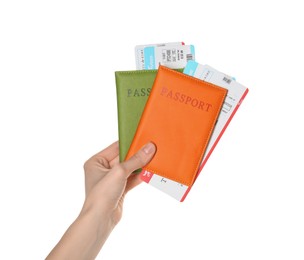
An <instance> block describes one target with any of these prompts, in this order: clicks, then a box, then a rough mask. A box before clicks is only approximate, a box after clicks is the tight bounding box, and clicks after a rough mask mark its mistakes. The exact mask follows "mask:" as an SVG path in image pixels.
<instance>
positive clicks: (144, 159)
mask: <svg viewBox="0 0 304 260" xmlns="http://www.w3.org/2000/svg"><path fill="white" fill-rule="evenodd" d="M155 152H156V146H155V145H154V144H153V143H151V142H150V143H147V144H146V145H144V146H143V147H142V148H141V149H140V150H139V151H138V152H137V153H136V154H134V155H133V156H132V157H131V158H129V159H128V160H127V161H124V162H123V163H122V166H123V168H124V169H126V171H127V174H128V176H129V175H130V174H131V173H132V172H134V171H135V170H137V169H139V168H141V167H143V166H145V165H146V164H148V163H149V162H150V161H151V159H152V158H153V156H154V154H155Z"/></svg>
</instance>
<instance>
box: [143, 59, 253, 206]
mask: <svg viewBox="0 0 304 260" xmlns="http://www.w3.org/2000/svg"><path fill="white" fill-rule="evenodd" d="M184 73H185V74H188V75H190V76H193V77H196V78H199V79H202V80H205V81H207V82H210V83H213V84H215V85H218V86H220V87H223V88H226V89H227V90H228V93H227V96H226V98H225V100H224V104H223V107H222V110H221V112H220V114H219V117H218V121H217V123H216V125H215V127H214V130H213V133H212V136H211V138H210V141H209V143H208V146H207V149H206V151H205V154H204V156H203V159H202V161H201V164H200V167H199V170H198V172H197V174H196V177H195V179H196V178H197V177H198V175H199V174H200V172H201V171H202V169H203V167H204V165H205V164H206V162H207V160H208V159H209V157H210V155H211V153H212V152H213V150H214V148H215V146H216V145H217V143H218V141H219V140H220V138H221V136H222V135H223V133H224V132H225V130H226V128H227V126H228V125H229V123H230V121H231V119H232V118H233V116H234V115H235V113H236V111H237V109H238V108H239V106H240V105H241V103H242V101H243V100H244V98H245V97H246V95H247V93H248V88H246V87H245V86H243V85H241V84H240V83H238V82H237V81H236V80H235V79H234V78H233V77H230V76H228V75H226V74H224V73H222V72H220V71H217V70H216V69H214V68H212V67H211V66H209V65H201V64H199V63H197V62H195V61H189V62H188V63H187V65H186V67H185V69H184ZM140 175H141V178H142V180H143V181H145V182H147V183H149V184H150V185H152V186H153V187H155V188H157V189H159V190H161V191H163V192H165V193H167V194H168V195H170V196H172V197H173V198H175V199H177V200H179V201H184V199H185V198H186V196H187V194H188V193H189V191H190V189H191V187H189V186H185V185H183V184H180V183H178V182H175V181H172V180H170V179H166V178H163V177H162V176H160V175H158V174H155V173H151V172H148V171H146V170H142V172H141V173H140Z"/></svg>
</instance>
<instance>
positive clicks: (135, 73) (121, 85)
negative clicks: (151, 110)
mask: <svg viewBox="0 0 304 260" xmlns="http://www.w3.org/2000/svg"><path fill="white" fill-rule="evenodd" d="M176 70H177V71H180V72H182V71H183V69H176ZM156 73H157V70H129V71H115V81H116V94H117V113H118V136H119V159H120V161H124V159H125V157H126V155H127V152H128V150H129V147H130V145H131V143H132V140H133V137H134V135H135V132H136V129H137V125H138V123H139V120H140V118H141V114H142V112H143V110H144V107H145V105H146V102H147V100H148V97H149V94H150V91H151V88H152V86H153V83H154V79H155V77H156Z"/></svg>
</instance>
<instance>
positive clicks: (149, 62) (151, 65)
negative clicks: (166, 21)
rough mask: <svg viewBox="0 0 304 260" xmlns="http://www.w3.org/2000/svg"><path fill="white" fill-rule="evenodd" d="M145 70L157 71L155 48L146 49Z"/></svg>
mask: <svg viewBox="0 0 304 260" xmlns="http://www.w3.org/2000/svg"><path fill="white" fill-rule="evenodd" d="M144 59H145V69H146V70H152V69H155V52H154V46H152V47H146V48H144Z"/></svg>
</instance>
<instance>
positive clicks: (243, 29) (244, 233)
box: [0, 0, 304, 260]
mask: <svg viewBox="0 0 304 260" xmlns="http://www.w3.org/2000/svg"><path fill="white" fill-rule="evenodd" d="M300 3H301V1H295V0H290V1H279V0H276V1H266V0H263V1H259V0H255V1H240V0H239V1H237V0H232V1H224V0H222V1H220V0H213V1H159V2H158V1H149V2H145V1H134V0H129V1H121V2H118V1H67V0H60V1H57V0H54V1H38V0H37V1H33V0H29V1H13V0H10V1H8V0H7V1H5V0H4V1H3V0H2V1H1V2H0V174H1V181H0V210H1V214H0V239H1V247H0V259H31V260H32V259H43V258H45V257H46V255H47V254H48V253H49V251H50V250H51V249H52V248H53V246H54V245H55V244H56V243H57V242H58V240H59V239H60V237H61V236H62V234H63V233H64V231H65V230H66V228H67V227H68V226H69V225H70V224H71V222H72V221H73V220H74V219H75V218H76V217H77V215H78V213H79V211H80V209H81V206H82V203H83V199H84V176H83V168H82V167H83V163H84V162H85V160H86V159H88V158H89V157H90V156H91V155H93V154H95V153H96V152H98V151H99V150H102V149H103V148H105V147H106V146H107V145H109V144H111V143H112V142H114V141H115V140H117V136H118V133H117V114H116V113H117V110H116V90H115V79H114V71H115V70H132V69H135V59H134V47H135V45H137V44H147V43H160V42H173V41H184V42H185V43H186V44H193V45H194V46H195V49H196V60H197V61H198V62H200V63H203V64H204V63H207V64H209V65H211V66H213V67H214V68H216V69H218V70H220V71H222V72H225V73H227V74H229V75H232V76H235V77H236V78H237V80H238V81H239V82H240V83H242V84H243V85H245V86H247V87H248V88H249V89H250V91H249V94H248V95H247V97H246V99H245V100H244V102H243V104H242V106H241V107H240V109H239V110H238V112H237V113H236V115H235V117H234V119H233V120H232V122H231V124H230V126H229V127H228V129H227V131H226V132H225V134H224V135H223V137H222V139H221V141H220V142H219V144H218V146H217V147H216V149H215V151H214V152H213V154H212V156H211V157H210V159H209V161H208V163H207V165H206V166H205V168H204V171H203V172H202V174H201V175H200V177H199V179H198V180H197V182H196V183H195V185H194V187H193V189H192V190H191V192H190V193H189V196H188V197H187V199H186V200H185V202H183V203H179V202H177V201H175V200H174V199H172V198H171V197H169V196H167V195H165V194H163V193H161V192H159V191H158V190H156V189H154V188H152V187H150V186H149V185H146V184H144V183H143V184H142V185H140V186H139V187H138V188H136V189H135V190H133V191H132V192H131V193H130V194H129V195H128V197H127V198H126V201H125V211H124V215H123V219H122V221H121V222H120V223H119V225H118V226H117V227H116V228H115V230H114V231H113V233H112V234H111V236H110V237H109V239H108V241H107V242H106V244H105V245H104V247H103V249H102V250H101V252H100V254H99V256H98V259H108V260H112V259H123V257H125V258H126V259H133V260H135V259H146V260H149V259H205V260H218V259H219V260H223V259H233V260H237V259H242V260H244V259H246V260H247V259H267V260H268V259H293V260H297V259H304V204H303V200H304V168H303V160H304V159H303V145H304V143H303V132H304V129H303V113H302V110H303V95H302V93H303V87H304V84H303V58H304V55H303V46H304V40H303V24H304V17H303V13H302V11H303V8H302V7H300Z"/></svg>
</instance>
